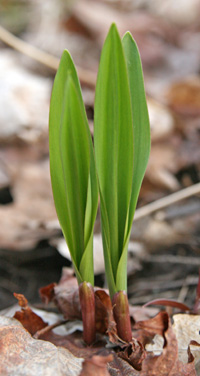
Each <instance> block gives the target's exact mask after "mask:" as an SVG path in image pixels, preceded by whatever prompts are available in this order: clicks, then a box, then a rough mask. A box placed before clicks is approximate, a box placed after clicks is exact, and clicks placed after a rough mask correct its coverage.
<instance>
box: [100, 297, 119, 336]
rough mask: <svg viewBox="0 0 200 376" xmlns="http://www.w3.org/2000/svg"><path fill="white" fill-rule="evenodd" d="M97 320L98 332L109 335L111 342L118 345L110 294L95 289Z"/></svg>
mask: <svg viewBox="0 0 200 376" xmlns="http://www.w3.org/2000/svg"><path fill="white" fill-rule="evenodd" d="M95 318H96V330H97V332H99V333H107V334H108V336H109V340H110V342H112V343H117V342H118V336H117V328H116V322H115V320H114V316H113V307H112V303H111V300H110V296H109V295H108V293H107V292H106V291H104V290H102V289H95Z"/></svg>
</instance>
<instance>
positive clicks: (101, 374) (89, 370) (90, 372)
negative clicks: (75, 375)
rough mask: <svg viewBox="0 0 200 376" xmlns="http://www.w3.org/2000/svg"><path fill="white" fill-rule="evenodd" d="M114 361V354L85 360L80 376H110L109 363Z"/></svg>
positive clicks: (95, 356)
mask: <svg viewBox="0 0 200 376" xmlns="http://www.w3.org/2000/svg"><path fill="white" fill-rule="evenodd" d="M112 360H113V355H112V354H109V355H107V356H101V355H93V356H92V358H89V359H86V360H84V362H83V368H82V371H81V373H80V376H94V375H95V376H109V375H110V373H109V372H108V370H107V363H109V362H111V361H112Z"/></svg>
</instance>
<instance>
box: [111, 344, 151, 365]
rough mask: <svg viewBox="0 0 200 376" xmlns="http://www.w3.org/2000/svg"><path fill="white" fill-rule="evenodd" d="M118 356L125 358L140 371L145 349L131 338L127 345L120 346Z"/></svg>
mask: <svg viewBox="0 0 200 376" xmlns="http://www.w3.org/2000/svg"><path fill="white" fill-rule="evenodd" d="M118 356H119V357H120V358H122V359H124V360H126V362H128V363H129V364H130V365H131V366H132V367H133V368H134V369H136V370H137V371H141V369H142V363H143V361H144V359H145V357H146V351H145V349H144V346H143V345H142V344H141V343H140V342H138V341H137V340H135V339H134V338H133V340H132V342H130V343H129V344H128V345H125V346H121V349H120V351H119V352H118Z"/></svg>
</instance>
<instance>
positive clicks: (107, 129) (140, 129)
mask: <svg viewBox="0 0 200 376" xmlns="http://www.w3.org/2000/svg"><path fill="white" fill-rule="evenodd" d="M94 146H95V157H96V167H97V173H98V178H99V190H100V202H101V221H102V235H103V246H104V258H105V267H106V275H107V280H108V286H109V291H110V295H111V297H112V298H113V302H114V303H116V299H117V305H118V306H119V305H120V301H121V305H122V312H128V310H127V307H126V304H125V297H124V294H122V293H121V298H120V296H115V294H116V293H118V292H119V291H126V289H127V272H126V269H127V248H128V242H129V237H130V232H131V226H132V221H133V216H134V212H135V208H136V204H137V199H138V195H139V191H140V187H141V183H142V180H143V177H144V173H145V170H146V166H147V162H148V158H149V153H150V128H149V118H148V110H147V104H146V97H145V91H144V84H143V74H142V66H141V61H140V56H139V52H138V49H137V46H136V43H135V41H134V40H133V38H132V36H131V34H130V33H126V34H125V35H124V37H123V39H122V41H121V39H120V36H119V34H118V32H117V29H116V26H115V25H114V24H113V25H112V26H111V28H110V31H109V34H108V36H107V39H106V41H105V43H104V47H103V50H102V54H101V60H100V66H99V72H98V78H97V84H96V97H95V116H94ZM123 307H124V308H123ZM117 317H121V315H119V314H117ZM117 317H116V320H117ZM117 321H118V320H117ZM127 322H128V318H127V313H126V314H124V324H123V323H122V324H120V323H118V331H120V329H119V328H120V327H121V326H122V330H121V331H120V332H121V335H123V333H124V327H125V323H127ZM128 330H129V329H128V328H127V331H128ZM127 336H128V338H130V336H131V333H130V332H129V334H127Z"/></svg>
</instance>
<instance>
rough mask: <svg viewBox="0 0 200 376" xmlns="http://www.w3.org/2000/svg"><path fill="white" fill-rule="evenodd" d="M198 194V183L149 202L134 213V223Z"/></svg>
mask: <svg viewBox="0 0 200 376" xmlns="http://www.w3.org/2000/svg"><path fill="white" fill-rule="evenodd" d="M199 193H200V183H197V184H194V185H192V186H190V187H188V188H184V189H182V190H181V191H178V192H175V193H172V194H171V195H169V196H166V197H163V198H161V199H159V200H157V201H154V202H151V203H150V204H148V205H145V206H143V207H141V208H139V209H137V210H136V211H135V217H134V221H137V220H139V219H140V218H143V217H146V216H147V215H150V214H152V213H154V212H156V211H158V210H161V209H164V208H166V207H167V206H170V205H172V204H175V203H176V202H178V201H181V200H184V199H185V198H188V197H191V196H194V195H197V194H199Z"/></svg>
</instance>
